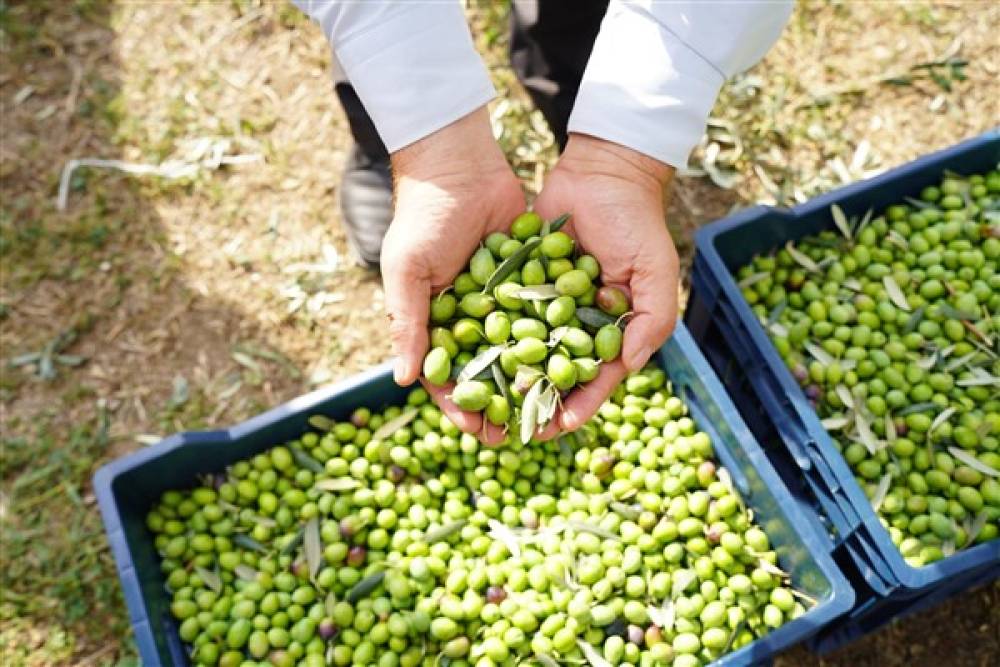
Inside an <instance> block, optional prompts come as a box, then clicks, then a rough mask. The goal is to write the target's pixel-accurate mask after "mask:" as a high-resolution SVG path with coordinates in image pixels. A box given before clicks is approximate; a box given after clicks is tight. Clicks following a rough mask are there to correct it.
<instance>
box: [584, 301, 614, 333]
mask: <svg viewBox="0 0 1000 667" xmlns="http://www.w3.org/2000/svg"><path fill="white" fill-rule="evenodd" d="M576 316H577V317H578V318H579V319H580V321H581V322H583V323H584V324H586V325H587V326H588V327H593V328H595V329H600V328H601V327H603V326H604V325H606V324H615V323H616V321H617V320H616V319H615V318H614V317H612V316H611V315H608V314H607V313H605V312H604V311H603V310H599V309H597V308H591V307H590V306H583V307H581V308H577V309H576Z"/></svg>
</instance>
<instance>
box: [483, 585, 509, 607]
mask: <svg viewBox="0 0 1000 667" xmlns="http://www.w3.org/2000/svg"><path fill="white" fill-rule="evenodd" d="M506 599H507V591H505V590H504V588H503V586H490V587H489V588H487V589H486V601H487V602H492V603H493V604H500V603H501V602H503V601H504V600H506Z"/></svg>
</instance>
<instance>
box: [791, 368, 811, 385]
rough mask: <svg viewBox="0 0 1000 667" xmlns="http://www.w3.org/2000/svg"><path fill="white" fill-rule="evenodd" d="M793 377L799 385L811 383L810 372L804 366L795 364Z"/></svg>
mask: <svg viewBox="0 0 1000 667" xmlns="http://www.w3.org/2000/svg"><path fill="white" fill-rule="evenodd" d="M792 375H793V376H794V377H795V381H796V382H798V383H799V384H805V383H806V382H808V381H809V371H808V370H807V369H806V367H805V366H803V365H802V364H795V367H794V368H792Z"/></svg>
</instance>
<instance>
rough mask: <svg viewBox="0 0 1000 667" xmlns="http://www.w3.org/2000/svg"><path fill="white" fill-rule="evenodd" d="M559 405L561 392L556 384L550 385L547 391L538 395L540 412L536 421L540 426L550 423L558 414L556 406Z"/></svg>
mask: <svg viewBox="0 0 1000 667" xmlns="http://www.w3.org/2000/svg"><path fill="white" fill-rule="evenodd" d="M558 405H559V394H558V392H557V391H556V388H555V385H549V386H548V387H547V388H546V389H545V391H543V392H542V393H541V394H539V396H538V414H537V416H536V417H535V421H536V423H537V424H538V425H539V426H544V425H546V424H548V423H549V422H550V421H551V420H552V417H553V416H554V415H555V414H556V407H558Z"/></svg>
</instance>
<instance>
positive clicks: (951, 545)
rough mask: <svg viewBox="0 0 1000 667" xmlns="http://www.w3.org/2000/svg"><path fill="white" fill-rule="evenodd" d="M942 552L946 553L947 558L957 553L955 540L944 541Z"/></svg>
mask: <svg viewBox="0 0 1000 667" xmlns="http://www.w3.org/2000/svg"><path fill="white" fill-rule="evenodd" d="M952 523H954V522H952ZM941 553H942V554H943V555H944V557H945V558H947V557H948V556H951V555H953V554H954V553H955V540H954V539H947V540H945V541H944V542H942V543H941Z"/></svg>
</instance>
